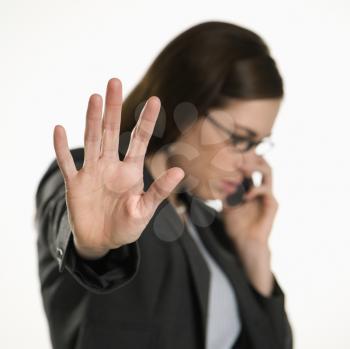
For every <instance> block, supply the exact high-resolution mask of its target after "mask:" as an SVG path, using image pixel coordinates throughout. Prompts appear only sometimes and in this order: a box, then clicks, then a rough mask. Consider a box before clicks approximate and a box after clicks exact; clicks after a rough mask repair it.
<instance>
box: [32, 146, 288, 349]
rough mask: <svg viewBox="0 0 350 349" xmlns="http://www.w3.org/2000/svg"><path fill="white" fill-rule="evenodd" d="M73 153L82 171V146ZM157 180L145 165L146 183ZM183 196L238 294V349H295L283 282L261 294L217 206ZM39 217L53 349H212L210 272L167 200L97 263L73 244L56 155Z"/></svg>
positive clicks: (44, 182)
mask: <svg viewBox="0 0 350 349" xmlns="http://www.w3.org/2000/svg"><path fill="white" fill-rule="evenodd" d="M71 153H72V156H73V158H74V161H75V164H76V166H77V169H80V168H81V167H82V165H83V161H84V149H83V148H75V149H72V150H71ZM152 181H153V178H152V176H151V174H150V172H149V171H148V169H147V167H146V166H145V167H144V190H147V189H148V187H149V186H150V184H151V183H152ZM185 198H186V202H187V204H189V207H190V209H191V217H192V220H193V223H194V224H195V225H196V227H197V230H198V232H199V234H200V237H201V238H202V241H203V242H204V244H205V245H206V247H207V248H208V249H209V251H210V252H211V254H212V255H213V256H214V258H215V259H216V261H217V262H218V263H219V265H220V266H221V268H222V270H223V271H224V272H225V273H226V275H227V276H228V278H229V280H230V282H231V284H232V286H233V287H234V290H235V292H236V297H237V300H238V305H239V312H240V317H241V321H242V331H241V333H240V336H239V338H238V340H237V341H236V343H235V345H234V346H233V347H232V349H237V348H240V349H248V348H249V349H250V348H255V349H291V348H292V330H291V326H290V324H289V321H288V318H287V314H286V312H285V308H284V294H283V292H282V290H281V288H280V286H279V285H278V283H277V280H276V279H275V278H274V290H273V294H272V296H271V297H264V296H263V295H261V294H259V292H257V291H256V290H255V289H254V288H253V287H252V285H251V284H250V282H249V280H248V278H247V276H246V275H245V273H244V270H243V268H242V265H241V263H240V260H239V258H238V256H237V253H236V251H235V250H234V248H233V247H232V244H230V243H229V240H228V239H229V238H228V236H227V235H226V233H225V230H224V227H223V224H222V222H221V220H220V218H219V217H218V215H217V213H216V211H215V210H214V209H212V208H209V207H208V206H207V205H205V204H204V203H203V202H201V201H200V200H197V199H196V198H194V197H193V196H192V195H190V194H185ZM35 221H36V228H37V232H38V236H37V251H38V267H39V278H40V283H41V295H42V300H43V306H44V310H45V314H46V317H47V320H48V324H49V330H50V338H51V342H52V346H53V348H55V349H68V348H69V349H73V348H74V349H97V348H99V349H100V348H103V349H112V348H113V349H116V348H118V349H131V348H132V349H136V348H150V349H175V348H176V349H178V348H182V349H187V348H188V349H197V348H198V349H200V348H204V347H205V335H206V321H207V302H208V287H209V278H210V274H209V269H208V267H207V265H206V262H205V260H204V259H203V257H202V256H201V254H200V252H199V250H198V248H197V246H196V244H195V242H194V241H193V239H192V238H191V235H190V234H189V233H188V231H187V229H186V228H185V227H184V226H183V225H182V223H181V220H180V219H179V217H178V216H177V213H176V212H175V210H174V209H173V207H172V206H171V205H170V203H169V201H168V200H167V199H166V200H163V201H162V203H161V204H160V206H159V207H158V208H157V210H156V212H155V214H154V216H153V217H152V219H151V221H150V222H149V224H148V225H147V226H146V228H145V230H144V231H143V233H142V235H141V237H140V238H139V239H138V240H137V241H136V242H133V243H130V244H128V245H125V246H122V247H121V248H119V249H115V250H111V251H109V252H108V254H107V255H106V256H104V257H103V258H100V259H99V260H96V261H88V260H85V259H83V258H81V257H80V256H79V255H78V254H77V252H76V250H75V247H74V243H73V240H72V238H73V236H72V232H71V229H70V226H69V223H68V217H67V206H66V201H65V186H64V181H63V176H62V175H61V172H60V170H59V168H58V165H57V161H56V159H55V160H53V161H52V163H51V164H50V166H49V167H48V169H47V170H46V172H45V174H44V175H43V177H42V178H41V180H40V183H39V185H38V188H37V192H36V217H35ZM120 224H121V225H122V224H123V222H120ZM218 349H221V348H218ZM222 349H226V348H222Z"/></svg>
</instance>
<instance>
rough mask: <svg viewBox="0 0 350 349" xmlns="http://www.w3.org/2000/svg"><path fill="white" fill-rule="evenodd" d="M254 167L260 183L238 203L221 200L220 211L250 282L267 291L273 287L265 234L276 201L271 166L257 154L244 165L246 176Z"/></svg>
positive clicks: (273, 215)
mask: <svg viewBox="0 0 350 349" xmlns="http://www.w3.org/2000/svg"><path fill="white" fill-rule="evenodd" d="M256 170H258V171H260V172H261V173H262V176H263V177H262V183H261V185H260V186H259V187H252V188H251V189H250V190H249V191H248V193H247V194H246V195H245V196H244V198H245V199H246V202H243V203H241V204H239V205H238V206H233V207H231V206H228V205H227V204H226V203H225V202H224V203H223V210H222V212H221V215H222V219H223V222H224V226H225V229H226V231H227V233H228V235H229V237H230V238H231V239H232V241H233V243H234V246H235V248H236V249H237V251H238V253H239V255H240V257H241V260H242V262H243V264H244V266H245V269H246V271H247V273H248V276H249V277H250V279H251V281H252V283H253V285H254V286H255V287H256V288H257V289H258V290H259V291H260V292H261V293H263V294H265V295H268V294H269V292H270V291H271V288H272V274H271V270H270V250H269V247H268V238H269V235H270V232H271V229H272V225H273V221H274V218H275V215H276V212H277V209H278V203H277V200H276V199H275V197H274V195H273V193H272V170H271V167H270V166H269V164H268V163H267V161H266V160H265V159H264V158H263V157H260V156H256V161H255V162H254V163H251V164H250V165H248V164H247V165H245V167H244V168H243V171H244V175H245V176H251V175H252V173H253V171H256Z"/></svg>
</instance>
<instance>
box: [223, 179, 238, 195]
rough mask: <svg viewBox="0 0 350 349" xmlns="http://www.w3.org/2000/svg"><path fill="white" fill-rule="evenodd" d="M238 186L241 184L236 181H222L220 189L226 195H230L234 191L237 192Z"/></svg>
mask: <svg viewBox="0 0 350 349" xmlns="http://www.w3.org/2000/svg"><path fill="white" fill-rule="evenodd" d="M238 186H239V183H238V182H235V181H231V180H221V181H220V187H221V189H222V190H223V191H225V192H226V193H230V192H232V191H235V190H236V189H237V187H238Z"/></svg>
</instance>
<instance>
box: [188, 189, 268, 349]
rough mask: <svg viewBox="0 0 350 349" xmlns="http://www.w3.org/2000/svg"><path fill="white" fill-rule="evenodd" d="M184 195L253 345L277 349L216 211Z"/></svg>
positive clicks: (190, 196) (193, 221) (192, 197)
mask: <svg viewBox="0 0 350 349" xmlns="http://www.w3.org/2000/svg"><path fill="white" fill-rule="evenodd" d="M184 197H186V198H187V201H188V203H189V205H190V214H191V220H192V223H193V224H194V225H195V226H196V229H197V231H198V233H199V236H200V238H201V240H202V242H203V244H204V245H205V246H206V248H207V249H208V251H209V252H210V254H211V255H212V256H213V258H214V259H215V260H216V262H217V263H218V265H220V267H221V269H222V270H223V271H224V273H225V274H226V276H227V277H228V279H229V281H230V283H231V285H232V287H233V289H234V290H235V294H236V297H237V301H238V305H239V309H240V315H241V319H242V325H243V326H242V327H243V331H247V334H248V337H249V338H250V340H251V341H252V343H253V347H254V348H259V349H260V348H261V349H272V348H275V345H274V343H273V342H272V338H274V335H273V333H272V332H271V331H272V328H271V326H269V322H268V321H269V320H268V319H267V318H266V316H265V314H264V312H263V311H262V310H261V308H260V307H259V305H258V303H257V301H256V299H255V298H254V296H253V294H252V291H251V289H250V288H249V280H248V279H247V276H246V274H245V273H244V271H243V268H242V265H241V263H240V261H239V259H238V258H237V254H236V252H235V250H234V248H233V247H232V248H230V246H232V243H231V242H230V241H229V238H228V236H227V234H226V233H225V231H224V226H223V224H222V223H221V222H220V221H219V218H218V216H217V214H216V211H215V210H214V209H212V208H210V207H208V206H207V205H205V204H204V203H203V202H201V201H200V200H198V199H197V198H196V197H194V196H192V195H189V194H188V193H185V194H184ZM227 247H228V248H227Z"/></svg>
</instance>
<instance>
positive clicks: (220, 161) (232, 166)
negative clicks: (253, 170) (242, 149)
mask: <svg viewBox="0 0 350 349" xmlns="http://www.w3.org/2000/svg"><path fill="white" fill-rule="evenodd" d="M209 161H210V163H209V164H208V166H210V168H212V169H213V171H214V172H215V173H218V174H220V173H222V172H231V173H232V171H235V170H236V169H237V167H239V166H240V165H241V162H242V155H241V154H239V153H235V152H233V151H232V149H231V148H230V147H228V146H227V147H224V148H222V149H220V150H219V151H217V152H215V153H214V154H212V157H211V158H210V160H209Z"/></svg>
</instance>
